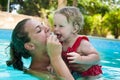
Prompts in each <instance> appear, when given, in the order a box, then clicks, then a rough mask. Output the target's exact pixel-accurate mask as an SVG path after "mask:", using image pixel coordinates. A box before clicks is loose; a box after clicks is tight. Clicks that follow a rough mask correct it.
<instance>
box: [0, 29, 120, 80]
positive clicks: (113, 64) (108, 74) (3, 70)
mask: <svg viewBox="0 0 120 80" xmlns="http://www.w3.org/2000/svg"><path fill="white" fill-rule="evenodd" d="M11 32H12V31H11V30H0V80H38V79H37V78H35V77H33V76H30V75H28V74H24V73H23V72H22V71H18V70H14V69H13V68H12V67H7V66H6V64H5V61H6V60H8V58H9V56H8V55H7V54H5V48H6V47H7V46H8V45H9V42H10V37H11ZM89 39H90V42H91V43H92V44H93V46H94V47H95V48H96V49H97V50H98V51H99V53H100V56H101V64H102V69H103V76H104V77H105V78H106V80H120V66H119V64H120V41H119V40H108V39H103V38H95V37H89ZM7 51H8V50H7ZM7 53H8V52H7ZM24 63H25V66H26V67H28V66H29V64H30V59H29V60H24Z"/></svg>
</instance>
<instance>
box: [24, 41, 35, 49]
mask: <svg viewBox="0 0 120 80" xmlns="http://www.w3.org/2000/svg"><path fill="white" fill-rule="evenodd" d="M24 47H25V48H26V49H27V50H34V49H35V46H34V44H32V43H25V44H24Z"/></svg>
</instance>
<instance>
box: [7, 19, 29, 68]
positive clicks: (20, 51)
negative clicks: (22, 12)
mask: <svg viewBox="0 0 120 80" xmlns="http://www.w3.org/2000/svg"><path fill="white" fill-rule="evenodd" d="M28 20H30V19H29V18H27V19H24V20H22V21H20V22H19V23H18V24H17V25H16V27H15V28H14V30H13V32H12V37H11V42H10V60H8V61H6V64H7V65H8V66H10V65H13V67H14V68H15V69H18V70H23V67H24V66H23V62H22V57H24V58H29V57H30V53H29V51H28V50H26V49H25V48H24V44H25V43H26V42H29V41H30V38H29V37H28V32H25V26H24V25H25V23H26V22H27V21H28Z"/></svg>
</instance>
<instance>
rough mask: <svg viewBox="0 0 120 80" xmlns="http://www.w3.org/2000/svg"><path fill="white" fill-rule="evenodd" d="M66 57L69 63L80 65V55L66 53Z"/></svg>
mask: <svg viewBox="0 0 120 80" xmlns="http://www.w3.org/2000/svg"><path fill="white" fill-rule="evenodd" d="M67 55H68V57H67V59H68V60H69V63H80V58H81V55H80V54H78V53H76V52H70V53H67Z"/></svg>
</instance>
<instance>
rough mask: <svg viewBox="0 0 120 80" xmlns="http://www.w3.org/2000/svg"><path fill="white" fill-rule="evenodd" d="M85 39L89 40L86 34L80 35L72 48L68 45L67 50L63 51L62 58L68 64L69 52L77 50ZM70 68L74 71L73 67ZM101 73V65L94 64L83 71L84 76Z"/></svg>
mask: <svg viewBox="0 0 120 80" xmlns="http://www.w3.org/2000/svg"><path fill="white" fill-rule="evenodd" d="M83 39H84V40H87V41H89V39H88V38H87V37H85V36H83V37H78V38H77V40H76V41H75V43H74V45H73V46H72V48H70V47H68V49H67V51H63V52H62V58H63V60H64V61H65V62H66V64H67V65H69V63H68V59H67V53H69V52H76V50H77V48H78V47H79V45H80V43H81V41H82V40H83ZM70 69H71V71H73V72H74V69H73V68H70ZM99 74H102V70H101V66H99V65H93V66H92V67H91V68H89V69H88V70H87V71H84V72H82V73H81V75H82V76H96V75H99Z"/></svg>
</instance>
